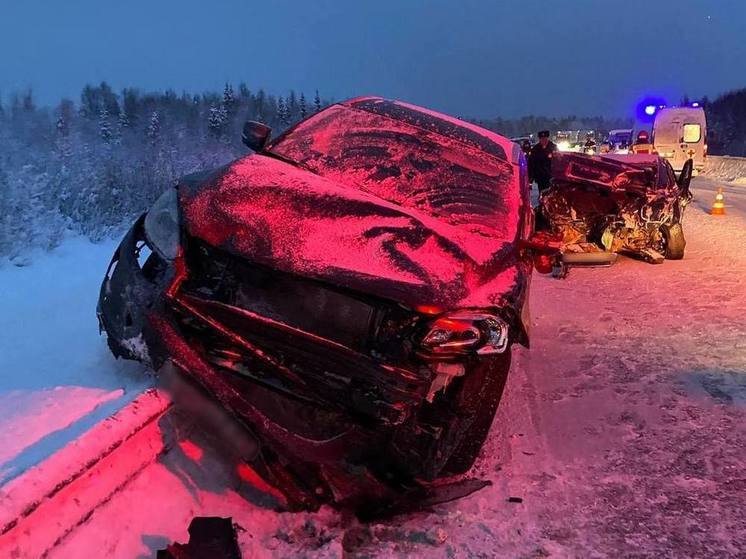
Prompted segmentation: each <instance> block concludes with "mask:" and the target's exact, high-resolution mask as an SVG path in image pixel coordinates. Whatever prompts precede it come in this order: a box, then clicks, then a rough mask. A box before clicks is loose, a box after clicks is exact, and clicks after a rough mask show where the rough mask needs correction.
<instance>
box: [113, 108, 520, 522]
mask: <svg viewBox="0 0 746 559" xmlns="http://www.w3.org/2000/svg"><path fill="white" fill-rule="evenodd" d="M268 132H269V131H268V129H267V128H266V127H263V126H262V125H261V124H258V123H253V124H250V125H249V126H248V127H247V128H246V129H245V141H246V143H247V145H249V146H251V147H252V148H253V149H254V150H255V153H253V154H251V155H248V156H246V157H244V158H242V159H239V160H237V161H235V162H233V163H231V164H229V165H227V166H225V167H223V168H221V169H218V170H217V171H214V172H211V173H205V174H202V175H199V176H191V177H187V178H185V179H183V180H182V181H181V182H180V184H179V186H178V188H177V189H174V190H169V191H168V192H166V193H164V194H163V196H162V197H161V198H160V199H159V200H158V201H157V202H156V203H155V204H154V206H153V207H152V208H151V209H150V211H149V212H147V214H145V215H143V216H142V217H141V218H140V219H138V220H137V222H136V223H135V224H134V225H133V227H132V229H131V230H130V231H129V232H128V233H127V235H126V236H125V238H124V240H123V241H122V243H121V245H120V246H119V248H118V249H117V251H116V253H115V255H114V257H113V259H112V262H111V265H110V266H109V270H108V271H107V273H106V277H105V278H104V281H103V284H102V287H101V294H100V299H99V307H98V316H99V320H100V325H101V328H102V329H103V330H105V331H106V333H107V335H108V342H109V346H110V348H111V350H112V352H113V353H114V354H115V355H117V356H121V357H124V358H129V359H139V360H142V361H145V362H147V363H149V364H150V365H152V367H153V368H154V369H156V370H158V369H160V368H161V367H164V366H169V367H175V368H176V369H178V370H179V371H180V372H181V373H183V374H185V375H186V376H188V377H189V378H191V379H193V380H194V381H195V382H197V383H199V384H200V385H201V386H203V387H204V388H206V389H207V391H208V392H209V393H210V394H212V395H213V396H215V397H216V398H217V399H218V400H220V402H221V403H222V404H223V405H224V406H225V407H226V408H227V409H228V410H229V411H230V412H231V413H232V414H233V415H234V416H235V417H236V418H237V419H238V420H239V421H240V422H241V423H242V424H243V425H244V426H245V427H246V429H247V430H249V431H250V432H251V433H253V434H254V436H255V437H256V440H257V442H258V447H259V452H258V453H257V454H256V455H255V456H253V457H250V460H251V462H252V465H253V466H254V467H255V468H256V469H257V471H259V472H260V474H262V475H263V476H264V477H266V478H267V480H268V481H270V483H272V484H274V485H276V486H277V487H278V488H279V489H281V490H282V491H283V493H284V494H285V496H286V497H287V499H288V501H289V502H290V503H291V504H294V505H296V506H301V507H315V506H318V505H319V504H321V503H324V502H334V503H339V504H343V503H351V504H353V506H356V507H358V508H360V507H361V506H367V507H370V506H373V507H374V508H375V507H377V506H387V505H383V503H389V504H390V503H392V502H396V501H397V499H398V498H399V496H401V495H405V496H413V495H415V496H418V497H420V498H423V499H425V500H426V499H427V498H428V495H430V491H431V489H432V487H433V486H432V485H431V484H432V483H434V482H437V481H438V480H440V479H442V478H444V477H447V476H455V475H461V474H464V473H465V472H467V470H468V469H469V468H470V467H471V466H472V464H473V463H474V460H475V459H476V457H477V455H478V453H479V450H480V448H481V446H482V443H483V442H484V440H485V437H486V435H487V432H488V430H489V427H490V424H491V423H492V419H493V417H494V414H495V411H496V408H497V405H498V402H499V400H500V397H501V393H502V389H503V386H504V383H505V380H506V375H507V373H508V370H509V368H510V348H511V345H512V344H514V343H522V344H527V343H528V327H527V326H528V325H527V320H526V317H527V314H526V305H527V295H528V286H529V280H530V274H531V260H530V256H529V255H528V254H527V253H526V252H525V251H524V250H523V249H522V247H521V243H522V241H524V240H526V239H527V238H528V237H529V236H530V234H531V231H532V217H533V216H532V211H531V206H530V200H529V188H528V182H527V177H526V168H525V160H524V158H523V156H522V155H521V153H520V150H519V148H518V146H516V145H515V144H513V143H512V142H510V141H509V140H507V139H506V138H503V137H501V136H499V135H496V134H494V133H491V132H488V131H487V130H484V129H481V128H479V127H476V126H473V125H471V124H468V123H465V122H462V121H459V120H456V119H453V118H450V117H447V116H445V115H441V114H438V113H435V112H432V111H429V110H426V109H422V108H419V107H415V106H412V105H408V104H405V103H400V102H396V101H388V100H384V99H380V98H359V99H354V100H351V101H347V102H344V103H338V104H335V105H332V106H331V107H328V108H326V109H324V110H323V111H321V112H319V113H317V114H315V115H313V116H311V117H310V118H308V119H306V120H305V121H303V122H301V123H300V124H298V125H296V126H295V127H294V128H292V129H290V130H289V131H288V132H286V133H285V134H283V135H282V136H280V137H279V138H277V139H276V140H274V141H271V142H268ZM146 252H152V254H150V256H149V257H148V258H147V259H145V258H144V255H145V253H146ZM470 487H472V488H473V487H476V486H474V485H472V486H468V487H466V489H464V488H463V487H462V488H461V489H456V490H453V491H451V492H450V493H449V490H446V494H447V495H448V496H451V497H453V496H458V495H459V494H464V493H465V492H468V491H470V490H471V489H470ZM431 497H432V495H431ZM371 503H374V504H373V505H371Z"/></svg>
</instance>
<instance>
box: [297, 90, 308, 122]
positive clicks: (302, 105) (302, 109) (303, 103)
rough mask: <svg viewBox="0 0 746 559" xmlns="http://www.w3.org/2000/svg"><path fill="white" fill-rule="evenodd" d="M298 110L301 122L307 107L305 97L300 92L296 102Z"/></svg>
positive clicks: (306, 112)
mask: <svg viewBox="0 0 746 559" xmlns="http://www.w3.org/2000/svg"><path fill="white" fill-rule="evenodd" d="M298 110H299V111H300V118H301V120H303V119H304V118H306V115H307V114H308V107H307V106H306V96H305V95H304V94H303V93H302V92H301V94H300V99H299V100H298Z"/></svg>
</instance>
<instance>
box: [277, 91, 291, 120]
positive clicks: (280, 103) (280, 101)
mask: <svg viewBox="0 0 746 559" xmlns="http://www.w3.org/2000/svg"><path fill="white" fill-rule="evenodd" d="M277 119H278V120H279V121H280V124H281V125H287V124H288V122H289V121H290V119H289V118H288V108H287V105H286V104H285V99H284V98H283V97H282V96H280V97H278V98H277Z"/></svg>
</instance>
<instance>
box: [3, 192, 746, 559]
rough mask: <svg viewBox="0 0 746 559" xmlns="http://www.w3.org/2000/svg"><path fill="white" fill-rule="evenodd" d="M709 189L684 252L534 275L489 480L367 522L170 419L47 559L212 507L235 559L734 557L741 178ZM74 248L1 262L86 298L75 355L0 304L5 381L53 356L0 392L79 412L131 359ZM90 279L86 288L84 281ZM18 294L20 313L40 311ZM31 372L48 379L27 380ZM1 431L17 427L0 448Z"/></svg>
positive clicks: (741, 389)
mask: <svg viewBox="0 0 746 559" xmlns="http://www.w3.org/2000/svg"><path fill="white" fill-rule="evenodd" d="M716 186H717V184H716V183H713V182H712V181H711V180H705V179H701V178H700V179H696V181H695V186H694V192H695V196H696V199H695V203H694V204H693V206H692V207H691V208H690V210H689V213H688V214H687V216H686V218H685V232H686V235H687V239H688V246H687V254H686V258H685V260H683V261H679V262H675V261H672V262H666V263H664V264H662V265H660V266H652V265H649V264H644V263H641V262H637V261H633V260H629V259H626V258H622V259H620V261H619V262H618V263H617V264H616V265H615V266H614V267H613V268H608V269H595V270H592V269H587V270H580V269H576V270H573V271H572V272H571V274H570V276H569V277H568V278H567V279H566V280H553V279H551V278H547V277H540V276H537V277H535V280H534V283H533V285H532V300H531V305H532V312H533V325H534V329H533V332H532V339H533V346H532V349H531V350H530V351H519V352H518V354H517V356H516V359H515V361H514V367H513V370H512V372H511V376H510V380H509V383H508V388H507V390H506V394H505V397H504V400H503V403H502V404H501V408H500V410H499V412H498V418H497V420H496V422H495V425H494V426H493V430H492V434H491V437H490V440H489V442H488V444H487V446H486V448H485V450H484V457H483V458H482V460H481V461H480V463H479V465H478V466H477V468H476V471H475V474H476V475H480V476H484V477H487V478H489V479H491V480H492V481H493V486H491V487H489V488H486V489H484V490H482V491H480V492H478V493H476V494H475V495H473V496H471V497H469V498H466V499H463V500H461V501H459V502H455V503H450V504H447V505H442V506H439V507H436V508H435V509H434V510H432V511H431V512H427V513H421V514H415V515H410V516H405V517H401V518H397V519H395V520H394V521H392V522H390V523H383V524H376V525H360V524H358V523H356V522H355V521H353V520H351V519H349V518H346V517H343V516H340V515H339V514H337V513H335V512H333V511H330V510H322V511H321V512H319V513H316V514H289V513H283V514H278V513H275V512H274V511H273V510H272V504H273V502H272V500H271V499H270V498H269V497H267V496H266V495H263V494H261V493H258V492H257V491H256V490H255V489H254V487H253V485H252V484H251V483H250V481H251V472H248V471H246V470H245V469H242V468H241V467H240V466H239V464H238V463H237V462H236V461H234V460H232V459H231V458H230V456H231V454H232V453H231V452H229V451H228V448H226V446H225V444H224V443H221V442H220V440H219V439H216V438H215V437H214V436H209V437H208V436H207V435H206V434H205V433H203V432H202V431H201V430H200V429H199V426H198V425H195V423H194V421H193V419H192V418H191V417H190V416H189V415H188V414H187V416H186V417H184V416H181V417H180V416H178V415H173V414H172V415H169V416H168V417H167V418H164V419H163V420H161V422H160V423H159V425H158V430H154V431H153V434H152V435H148V436H152V437H159V438H162V439H163V441H169V443H168V444H166V448H167V449H169V450H168V451H167V452H164V453H162V454H160V455H159V456H158V457H157V459H155V460H153V461H152V462H151V463H150V464H149V465H148V466H147V467H145V468H143V469H141V470H139V471H138V472H137V473H136V474H135V475H133V476H132V477H131V478H130V479H129V481H128V482H127V483H126V484H125V485H124V486H123V487H122V488H121V489H120V490H119V491H118V492H116V493H115V494H114V495H113V496H112V497H111V498H107V499H106V500H105V501H104V502H102V503H101V504H100V506H99V507H98V508H97V509H96V510H95V512H94V514H92V515H91V516H90V518H88V519H87V520H86V521H85V522H84V523H83V524H82V525H81V526H79V527H78V528H77V529H75V530H73V531H72V532H70V533H69V534H67V535H66V536H65V537H64V538H63V539H62V540H61V541H60V542H59V544H58V545H57V546H56V547H55V548H54V549H53V550H52V552H51V553H50V556H51V557H80V556H86V555H89V554H90V551H91V550H92V549H95V550H97V553H98V554H99V555H100V556H106V557H128V558H129V557H152V556H153V555H154V550H155V549H158V548H161V547H164V545H165V544H166V543H167V542H168V541H172V540H174V539H176V540H180V541H185V540H186V539H187V534H186V527H187V525H188V523H189V520H190V519H191V518H192V517H193V516H195V515H221V516H232V517H233V518H234V520H235V521H236V522H237V523H238V524H239V525H240V526H241V529H242V531H240V532H239V538H240V542H241V544H242V547H243V549H244V556H245V557H260V558H261V557H278V558H285V557H409V556H413V557H436V558H437V557H444V558H445V557H447V558H451V557H495V556H507V557H547V556H550V557H620V556H624V557H743V556H744V554H745V553H746V512H744V505H743V503H744V502H746V422H745V421H744V420H745V419H746V320H745V319H744V316H746V250H744V248H743V247H744V246H746V212H745V209H746V208H744V198H745V196H744V194H742V192H746V189H743V187H740V188H741V190H740V191H739V190H737V189H735V188H731V189H728V190H727V191H726V194H725V196H726V210H727V212H728V214H727V215H726V216H724V217H712V216H709V215H706V214H705V213H704V211H703V209H702V208H707V207H709V204H710V202H711V199H712V197H713V195H714V194H713V192H714V190H713V189H714V188H715V187H716ZM99 248H101V250H102V252H103V253H106V251H105V250H103V248H104V247H95V250H93V252H95V251H96V250H98V249H99ZM109 248H110V247H109ZM65 250H68V249H67V248H66V249H65ZM80 252H82V251H79V250H74V251H72V250H71V251H70V252H69V253H68V256H69V255H71V254H75V255H76V258H77V257H80V254H79V253H80ZM102 256H103V255H102ZM55 258H56V257H55ZM86 258H88V260H87V261H86V262H85V265H84V266H83V267H84V268H85V269H86V270H88V267H90V268H94V269H93V270H90V275H91V276H92V277H91V278H90V280H85V279H84V278H80V281H79V282H78V281H76V282H72V280H70V279H67V280H65V279H64V277H63V274H59V277H55V278H54V281H52V280H50V279H47V280H46V282H47V283H46V285H39V286H35V285H34V283H33V282H34V281H35V280H34V279H33V274H32V270H33V269H34V266H36V265H34V266H32V267H30V268H28V269H21V270H7V269H3V270H0V274H2V275H3V277H4V275H5V274H7V273H14V274H25V275H21V276H16V278H15V279H12V280H10V282H8V280H7V278H4V279H3V280H2V285H3V288H2V289H3V294H5V293H6V292H7V290H8V289H11V288H13V286H17V284H18V282H24V283H25V282H28V285H25V286H24V287H17V289H19V292H18V293H16V296H19V295H21V294H22V293H21V292H20V291H21V290H23V291H27V290H29V289H38V292H39V293H42V292H43V291H44V290H45V288H46V289H48V288H49V287H50V286H51V285H60V284H61V282H64V281H67V282H72V283H74V285H73V284H72V283H71V284H68V285H62V286H61V287H64V289H61V290H60V292H61V293H64V292H65V290H71V289H77V290H79V292H80V293H81V295H82V296H83V297H84V298H87V300H88V301H90V305H88V304H87V305H79V306H80V309H78V308H77V307H76V306H74V305H73V306H72V307H71V306H70V305H68V308H69V309H70V310H74V311H75V314H74V315H73V316H74V317H75V320H76V321H75V322H74V324H72V325H71V326H70V334H69V335H68V334H64V335H65V336H66V340H68V341H67V343H68V344H69V343H73V342H75V344H76V345H75V347H77V348H78V349H79V351H80V354H79V355H78V357H76V358H75V359H76V362H73V361H72V360H68V359H69V357H68V352H66V351H63V349H64V345H65V344H64V342H62V341H59V342H58V341H57V340H53V341H52V342H51V343H52V345H51V346H49V345H47V344H38V343H31V342H30V341H26V342H24V340H27V337H29V338H30V339H34V340H36V339H38V338H39V337H42V336H43V337H45V338H48V337H50V336H55V335H56V336H60V335H62V334H60V331H58V330H57V329H56V328H54V327H53V325H54V320H58V321H61V320H62V316H64V315H60V316H59V317H55V316H53V314H54V313H51V314H52V316H49V318H48V320H49V321H50V325H49V326H47V327H45V328H46V329H45V331H44V332H42V331H41V330H39V325H38V320H36V321H34V323H35V324H33V325H32V326H28V327H24V326H23V323H21V322H20V321H18V320H16V319H15V318H14V317H15V315H16V313H13V316H6V315H5V313H3V315H1V316H0V320H2V321H3V330H4V331H7V328H8V324H10V325H11V326H12V328H13V330H11V332H13V336H15V338H16V339H17V341H18V342H19V343H20V342H23V343H26V346H25V347H27V348H28V349H27V351H26V352H23V351H21V350H20V349H13V353H12V355H11V357H10V359H9V358H7V357H6V346H5V345H3V346H2V352H0V359H2V360H3V361H2V368H0V370H2V371H3V375H4V374H5V371H6V363H11V364H12V365H13V367H20V366H22V365H23V364H24V363H28V362H29V361H28V359H29V357H28V352H29V351H31V354H32V355H34V356H35V359H34V360H32V361H31V362H36V360H39V362H41V363H45V362H46V363H48V365H45V367H46V368H45V369H44V370H43V371H41V370H36V369H28V368H26V369H24V372H22V373H18V374H15V375H13V377H12V379H11V380H10V382H9V383H6V382H5V380H3V387H4V386H5V385H6V384H8V391H6V392H5V393H4V395H3V398H8V399H7V400H5V401H6V402H10V401H11V400H10V399H9V398H11V396H12V397H14V398H15V397H16V396H15V395H14V394H13V393H10V392H9V390H15V389H17V390H19V393H18V395H29V394H30V396H28V397H29V398H31V399H32V400H34V399H35V398H39V402H42V403H43V402H47V403H50V404H51V403H52V402H56V399H55V398H52V397H51V396H50V395H49V394H48V391H50V390H52V389H53V386H54V385H55V383H60V384H61V385H62V386H66V387H67V388H66V389H65V390H73V389H70V388H69V387H70V386H74V387H78V388H75V389H74V390H73V393H74V392H75V391H77V390H78V389H80V388H84V389H85V390H86V391H90V394H91V395H92V396H91V397H90V398H88V399H86V397H83V396H82V395H77V394H76V396H77V397H78V398H80V399H79V400H77V399H76V400H67V401H68V402H70V403H71V404H72V405H71V406H67V405H65V401H64V400H62V401H61V404H60V405H59V407H60V410H61V409H63V408H65V409H67V408H68V407H72V408H76V407H79V406H82V404H78V402H91V404H88V408H86V409H90V407H91V406H92V405H96V404H94V402H95V403H97V404H98V405H99V411H103V409H102V407H101V406H102V405H103V406H109V405H113V403H112V404H110V403H106V402H108V401H109V400H112V401H114V400H113V399H114V398H116V400H115V401H116V402H117V403H118V402H121V400H122V399H123V398H126V395H125V396H117V395H118V394H120V393H119V392H118V390H121V389H122V388H123V389H124V390H125V391H127V394H129V393H131V392H132V391H133V390H134V389H135V387H138V386H139V384H138V383H139V382H140V381H137V380H135V379H136V378H137V376H136V375H133V374H132V373H133V371H125V370H124V369H121V368H120V365H116V364H114V363H113V361H112V360H110V359H109V358H108V357H107V355H106V353H105V350H104V347H103V345H102V344H101V343H100V342H99V341H98V339H97V337H96V336H95V319H94V317H93V311H92V308H93V307H92V305H93V301H95V290H96V287H95V284H96V283H97V281H98V278H99V276H100V275H101V274H102V273H103V271H102V270H101V269H100V268H101V258H99V256H96V255H95V254H92V253H91V254H88V255H86ZM106 258H108V255H107V256H105V257H103V260H106ZM65 261H66V257H65V255H64V254H60V256H59V260H58V261H56V262H57V263H56V265H57V266H60V267H62V266H68V264H63V262H65ZM39 265H40V266H41V265H42V264H41V262H40V263H39ZM44 265H47V264H44ZM48 265H49V266H51V267H54V265H55V264H54V263H51V264H48ZM70 265H72V264H70ZM104 265H105V262H104ZM50 269H51V268H50ZM88 273H89V272H88V271H86V274H88ZM86 282H88V283H91V284H94V286H93V288H92V291H87V290H86V289H85V288H84V285H83V284H84V283H86ZM70 297H72V295H71V296H70ZM63 299H65V298H64V297H60V298H59V300H58V302H59V301H61V300H63ZM80 300H83V299H80ZM25 304H26V305H27V307H25V308H21V309H19V311H18V316H29V314H31V315H34V316H36V317H41V316H45V314H44V313H45V312H47V311H43V310H41V308H36V307H34V305H33V304H32V303H25ZM60 304H61V303H60ZM14 305H16V303H14ZM40 306H41V307H44V308H46V307H47V306H49V304H47V305H43V304H41V303H40ZM84 306H85V307H86V308H83V307H84ZM3 310H5V307H3ZM60 312H61V311H60ZM29 324H31V322H29ZM57 324H58V325H59V324H60V323H59V322H58V323H57ZM23 328H27V329H26V330H23V331H21V329H23ZM29 329H32V330H29ZM15 330H18V333H15ZM47 332H48V334H47V335H46V336H45V333H47ZM61 332H66V330H64V329H62V330H61ZM0 343H2V344H6V339H5V337H3V338H2V342H0ZM55 344H59V345H55ZM29 346H30V347H29ZM55 348H56V349H55ZM42 351H44V352H46V353H47V354H46V356H44V355H42V354H41V352H42ZM13 355H14V356H15V357H13ZM55 356H58V357H61V356H65V360H63V359H61V358H56V357H55ZM40 357H41V359H39V358H40ZM13 370H14V371H16V370H17V369H13ZM65 371H67V372H65ZM31 373H34V374H35V375H38V376H40V377H41V378H45V379H46V376H45V375H47V374H49V375H52V379H58V380H55V381H53V382H52V381H48V380H45V382H44V383H41V382H37V383H36V384H34V383H33V382H32V380H33V378H30V377H33V376H34V375H32V374H31ZM13 379H15V380H13ZM29 385H30V386H29ZM21 391H23V392H21ZM63 394H67V392H63ZM82 394H87V392H85V391H84V392H83V393H82ZM35 395H36V396H35ZM12 401H13V402H16V401H17V400H12ZM102 402H103V404H102ZM40 405H41V404H40ZM117 405H118V404H117ZM24 407H25V406H24ZM15 408H17V406H15ZM0 409H3V410H4V409H5V406H3V408H0ZM25 412H26V410H24V413H25ZM3 413H5V412H3ZM19 413H20V412H19ZM29 413H30V412H29ZM76 413H79V412H75V413H72V412H70V413H68V415H70V414H72V416H74V415H75V414H76ZM50 415H51V414H50ZM63 415H64V414H62V413H55V414H54V417H55V418H56V417H62V416H63ZM86 417H87V416H86ZM3 421H6V420H5V419H3ZM79 421H80V420H78V422H79ZM32 423H33V422H32ZM69 423H70V421H69V420H66V424H69ZM10 424H11V425H13V426H15V427H14V428H15V429H16V432H17V433H19V434H18V435H16V437H18V436H21V437H25V438H26V439H27V440H30V441H33V440H36V441H38V440H41V441H44V439H43V438H42V439H39V437H38V436H37V435H32V434H30V433H23V432H22V430H21V429H20V428H19V427H18V426H19V425H23V423H19V422H11V423H10ZM76 424H77V423H76V422H75V420H73V423H72V425H73V426H74V425H76ZM44 430H48V429H46V428H45V429H44ZM0 436H5V435H0ZM10 441H13V442H15V437H12V438H8V442H5V443H4V444H1V445H0V450H2V451H3V452H5V451H6V449H5V447H4V445H6V444H10ZM37 444H40V443H37ZM32 446H33V445H32ZM42 446H45V445H42ZM21 455H23V452H22V453H21ZM16 456H18V454H16ZM12 460H13V459H12ZM12 460H11V462H12ZM16 467H18V466H16ZM6 470H7V467H6ZM510 497H520V498H521V499H522V502H509V501H508V499H509V498H510ZM112 526H116V529H115V530H112Z"/></svg>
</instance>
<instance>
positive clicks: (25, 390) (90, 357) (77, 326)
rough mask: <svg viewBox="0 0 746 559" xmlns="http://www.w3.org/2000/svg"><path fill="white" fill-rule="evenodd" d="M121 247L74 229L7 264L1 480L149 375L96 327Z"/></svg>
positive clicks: (2, 276) (0, 280)
mask: <svg viewBox="0 0 746 559" xmlns="http://www.w3.org/2000/svg"><path fill="white" fill-rule="evenodd" d="M114 248H115V243H114V242H113V241H107V242H103V243H99V244H94V243H91V242H89V241H87V240H85V239H83V238H72V239H68V240H66V241H65V242H63V244H62V245H61V246H60V247H59V248H58V249H57V250H55V251H53V252H51V253H46V252H43V251H38V252H35V253H33V254H30V255H28V256H29V257H30V258H29V260H30V262H32V263H31V264H29V265H27V266H23V267H17V266H13V265H11V264H10V263H8V262H7V261H5V262H4V263H2V264H0V300H2V305H0V426H2V429H0V485H2V484H4V483H5V482H7V481H9V480H10V479H13V478H14V477H16V476H18V475H19V474H21V473H22V472H23V471H25V470H26V469H28V468H29V467H31V466H33V465H34V464H36V463H38V462H39V461H40V460H42V459H43V458H45V457H46V456H48V455H49V454H50V453H52V452H54V451H55V450H57V449H59V448H61V447H62V446H64V445H65V444H66V443H67V442H69V441H70V440H72V439H74V438H75V437H77V436H78V435H80V434H81V433H83V432H84V431H86V430H87V429H89V428H90V427H91V426H92V425H94V424H95V423H96V422H98V421H100V420H101V419H103V418H105V417H107V416H109V415H110V414H112V413H113V412H115V411H116V410H117V409H119V408H120V407H121V406H123V405H125V404H126V403H127V402H129V401H130V400H131V399H132V398H133V397H134V396H136V395H137V394H138V393H140V392H141V391H142V390H143V389H144V388H145V387H146V386H147V385H148V384H149V380H148V379H147V377H146V376H145V375H142V374H141V371H142V367H141V366H137V365H133V364H132V363H127V362H116V361H115V360H114V358H113V357H112V356H111V354H110V353H109V351H108V349H107V348H106V343H105V340H104V339H103V338H102V337H101V336H99V334H98V325H97V321H96V313H95V309H96V300H97V297H98V288H99V284H100V281H101V278H102V277H103V274H104V271H105V270H106V266H107V264H108V262H109V259H110V258H111V254H112V252H113V250H114Z"/></svg>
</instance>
